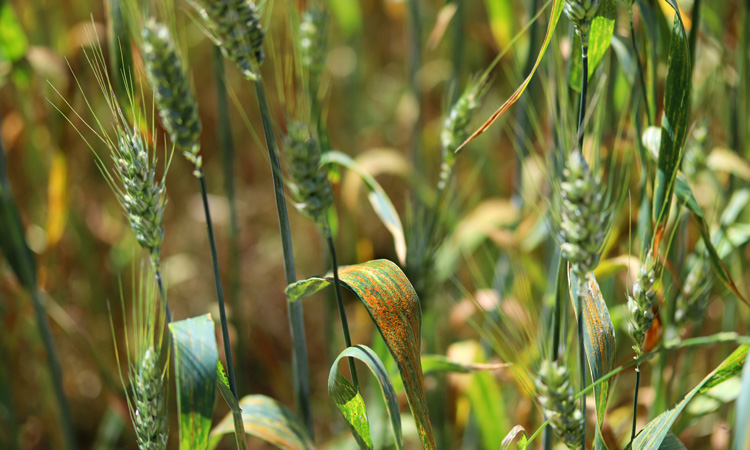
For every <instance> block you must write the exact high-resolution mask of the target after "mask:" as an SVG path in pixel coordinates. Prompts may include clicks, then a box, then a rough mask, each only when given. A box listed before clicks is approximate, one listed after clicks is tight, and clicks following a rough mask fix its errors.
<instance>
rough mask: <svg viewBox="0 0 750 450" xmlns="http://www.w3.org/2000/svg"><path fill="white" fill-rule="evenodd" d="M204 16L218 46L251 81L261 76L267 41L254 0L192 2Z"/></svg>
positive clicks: (196, 0) (205, 22) (194, 0)
mask: <svg viewBox="0 0 750 450" xmlns="http://www.w3.org/2000/svg"><path fill="white" fill-rule="evenodd" d="M188 1H189V2H190V3H191V4H192V5H193V7H194V8H195V9H196V10H197V11H198V13H199V14H200V15H201V17H202V19H203V22H204V24H205V26H206V28H207V30H208V32H209V35H210V37H211V38H212V39H213V41H214V43H215V44H216V45H217V46H218V47H219V48H221V52H222V53H223V54H224V57H225V58H227V59H229V60H230V61H232V62H233V63H234V64H235V65H237V67H238V68H239V69H240V71H241V72H242V74H243V75H244V76H245V78H247V79H248V80H253V81H254V80H257V79H258V77H259V76H260V75H259V73H258V66H260V64H261V63H262V62H263V58H264V55H263V38H264V37H265V33H264V32H263V28H262V27H261V24H260V15H259V14H258V9H257V7H256V6H255V3H253V2H252V1H250V0H188Z"/></svg>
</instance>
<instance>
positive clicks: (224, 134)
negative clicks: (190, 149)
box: [214, 46, 246, 387]
mask: <svg viewBox="0 0 750 450" xmlns="http://www.w3.org/2000/svg"><path fill="white" fill-rule="evenodd" d="M214 74H215V77H216V102H217V104H216V108H217V111H218V119H219V124H218V127H219V146H220V147H221V153H222V168H223V172H224V191H225V192H226V194H227V201H228V203H229V261H230V262H229V295H228V297H229V304H230V305H232V311H233V314H232V323H233V324H234V328H235V329H236V330H237V332H239V330H240V304H239V294H240V250H239V225H238V223H239V221H238V219H237V200H236V196H235V188H234V142H233V141H232V129H231V125H230V118H229V106H228V103H229V102H228V101H227V86H226V79H225V76H224V57H223V55H222V54H221V49H220V48H219V47H216V46H215V47H214ZM244 342H245V339H244V338H243V336H238V339H237V355H238V357H237V365H238V367H239V368H240V371H241V370H242V368H243V367H245V365H244V364H243V359H244V358H245V355H246V354H245V351H244V348H245V344H244ZM240 387H242V386H240Z"/></svg>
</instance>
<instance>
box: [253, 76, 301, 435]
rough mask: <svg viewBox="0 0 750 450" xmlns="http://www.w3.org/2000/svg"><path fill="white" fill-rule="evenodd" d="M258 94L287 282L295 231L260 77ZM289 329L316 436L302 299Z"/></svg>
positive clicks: (291, 277)
mask: <svg viewBox="0 0 750 450" xmlns="http://www.w3.org/2000/svg"><path fill="white" fill-rule="evenodd" d="M255 94H256V97H257V100H258V108H259V109H260V116H261V119H262V121H263V133H264V135H265V139H266V147H267V148H268V158H269V160H270V162H271V175H272V176H273V190H274V194H275V197H276V213H277V214H278V217H279V229H280V232H281V249H282V252H283V254H284V274H285V275H286V282H287V285H289V284H292V283H294V282H295V281H297V275H296V273H295V268H294V251H293V249H292V233H291V231H290V229H289V213H288V212H287V210H286V196H285V194H284V182H283V180H282V179H281V165H280V164H279V154H278V152H277V151H276V140H275V139H274V135H273V127H272V125H271V113H270V112H269V110H268V102H267V101H266V92H265V89H264V88H263V81H262V80H261V79H260V78H258V79H257V80H256V81H255ZM288 308H289V309H288V311H287V313H288V318H289V330H290V334H291V338H292V369H293V372H294V397H295V401H296V403H297V410H298V411H299V413H300V414H301V415H302V420H304V422H305V426H306V427H307V431H308V433H309V434H310V437H312V436H313V417H312V408H311V405H310V375H309V369H308V366H307V342H306V341H305V321H304V316H303V310H302V302H290V303H288Z"/></svg>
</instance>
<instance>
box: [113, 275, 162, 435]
mask: <svg viewBox="0 0 750 450" xmlns="http://www.w3.org/2000/svg"><path fill="white" fill-rule="evenodd" d="M136 278H137V279H138V281H137V282H136V281H133V287H132V289H133V301H132V303H131V305H130V308H129V309H130V317H131V320H132V334H131V333H129V332H128V326H127V323H126V324H125V327H124V329H125V347H126V349H127V353H126V355H127V377H128V381H129V383H130V386H129V387H128V386H127V385H126V382H125V379H124V378H123V376H122V371H121V370H118V373H119V374H120V381H121V382H122V385H123V388H124V390H125V393H126V398H127V402H128V411H129V413H130V419H131V421H132V422H133V427H134V428H135V435H136V441H137V442H138V447H139V448H140V449H141V450H163V449H166V448H167V440H168V438H169V424H168V421H167V407H168V404H169V389H168V378H169V371H168V362H169V356H168V351H169V348H168V346H165V341H164V325H165V319H166V311H165V310H164V309H163V308H162V305H163V303H162V302H160V301H159V299H158V296H159V293H158V291H157V288H156V285H155V284H156V283H155V280H154V278H153V277H152V276H151V275H150V273H149V271H147V270H143V269H141V270H140V271H139V274H138V275H137V276H136V277H134V279H136ZM121 304H122V310H123V311H122V312H123V317H125V310H126V308H125V302H124V299H123V300H121ZM110 321H111V315H110ZM111 325H112V324H111ZM112 333H113V338H114V326H112ZM164 350H166V352H165V351H164ZM115 356H116V358H117V365H118V369H120V355H119V353H118V352H117V346H115Z"/></svg>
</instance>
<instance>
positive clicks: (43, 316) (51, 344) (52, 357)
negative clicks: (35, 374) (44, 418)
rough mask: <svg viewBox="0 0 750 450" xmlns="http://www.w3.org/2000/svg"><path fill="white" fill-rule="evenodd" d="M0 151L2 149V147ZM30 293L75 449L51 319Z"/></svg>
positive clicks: (36, 292)
mask: <svg viewBox="0 0 750 450" xmlns="http://www.w3.org/2000/svg"><path fill="white" fill-rule="evenodd" d="M0 151H2V150H1V149H0ZM30 294H31V301H32V303H33V304H34V315H35V316H36V322H37V326H38V327H39V334H40V335H41V337H42V343H43V344H44V351H45V353H47V364H48V365H49V370H50V374H51V375H52V388H53V390H54V391H55V399H56V400H57V408H58V410H59V411H58V412H59V414H60V425H61V427H62V433H63V440H64V441H65V448H67V449H69V450H74V449H76V448H78V446H77V445H76V441H75V434H74V432H73V422H72V420H71V419H72V417H73V416H72V415H71V412H70V405H69V404H68V399H67V398H66V397H65V391H64V389H63V384H62V366H61V365H60V357H59V355H58V354H57V348H56V347H55V341H54V338H53V337H52V331H51V330H50V327H49V319H47V311H46V309H45V307H44V303H43V301H42V297H41V294H40V293H39V289H38V288H36V287H35V288H33V289H32V290H31V292H30Z"/></svg>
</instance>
